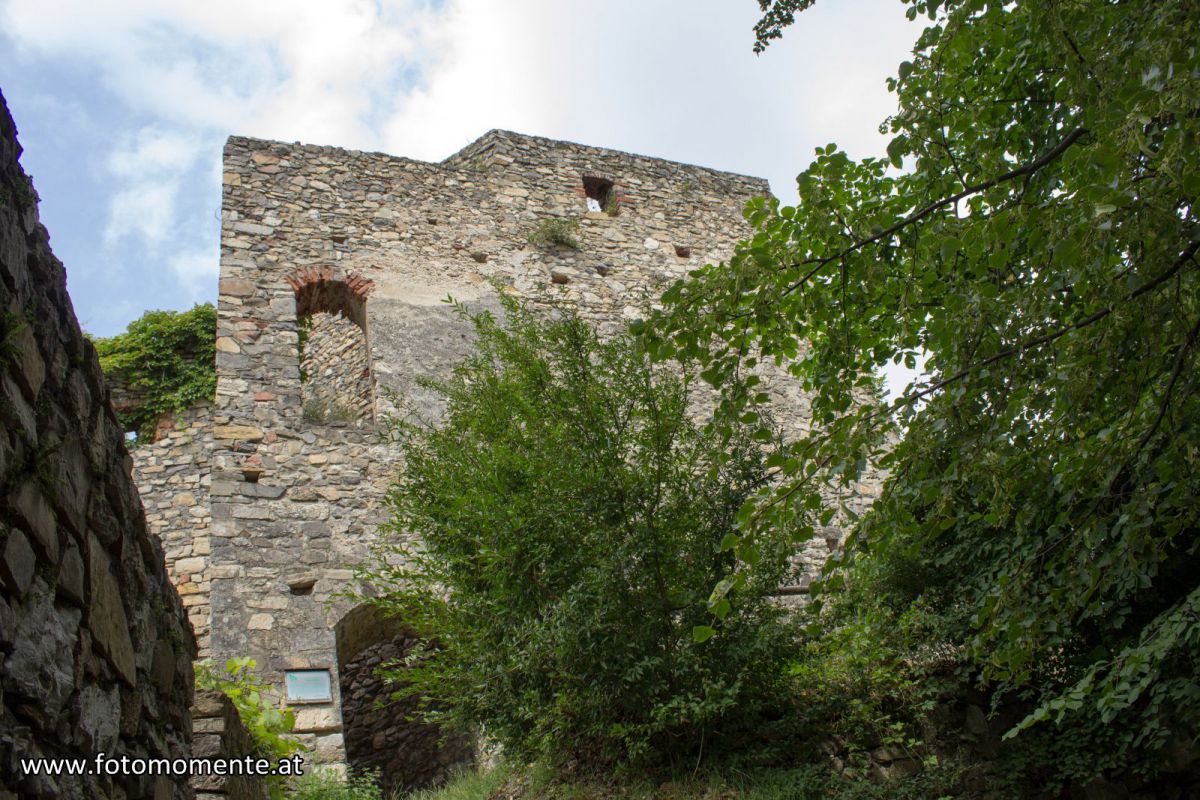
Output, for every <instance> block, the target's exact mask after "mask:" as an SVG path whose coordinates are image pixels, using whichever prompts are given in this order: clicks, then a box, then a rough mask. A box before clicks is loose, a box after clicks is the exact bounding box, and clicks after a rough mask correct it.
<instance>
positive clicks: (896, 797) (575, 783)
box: [338, 764, 959, 800]
mask: <svg viewBox="0 0 1200 800" xmlns="http://www.w3.org/2000/svg"><path fill="white" fill-rule="evenodd" d="M958 777H959V774H958V771H957V769H956V768H954V767H935V768H932V769H927V770H926V771H925V772H923V773H921V774H919V775H915V776H912V777H910V778H907V779H905V780H902V781H896V782H891V783H884V782H880V781H876V780H872V779H871V778H868V777H864V776H862V775H858V776H855V775H853V774H851V773H847V774H841V773H838V772H837V771H835V770H834V769H833V768H832V767H831V766H830V765H828V764H804V765H801V766H797V767H793V768H779V769H754V770H748V771H742V770H728V771H720V770H714V771H709V770H703V769H702V770H701V771H700V772H699V773H697V774H695V775H692V774H686V773H685V774H684V775H682V776H676V777H674V778H667V779H664V778H663V777H661V776H651V775H637V774H627V775H623V776H621V777H615V776H608V777H595V778H569V777H563V776H562V775H559V774H555V773H554V772H553V771H552V770H549V769H546V768H541V767H532V768H530V769H529V770H528V771H526V772H524V773H515V772H511V771H509V770H507V769H505V768H500V769H495V770H491V771H487V772H470V773H463V774H460V775H459V776H458V777H456V778H455V779H454V780H452V781H451V782H450V783H448V784H447V785H446V786H444V787H442V788H440V789H433V790H427V791H423V792H417V793H415V794H411V795H409V796H408V798H407V800H810V798H811V800H938V799H939V798H948V797H951V796H952V794H951V793H952V792H953V788H952V787H953V786H954V784H955V783H956V782H957V779H958ZM338 800H341V798H338Z"/></svg>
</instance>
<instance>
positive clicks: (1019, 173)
mask: <svg viewBox="0 0 1200 800" xmlns="http://www.w3.org/2000/svg"><path fill="white" fill-rule="evenodd" d="M1087 132H1088V131H1087V128H1076V129H1075V130H1073V131H1071V133H1069V134H1067V136H1066V138H1064V139H1063V140H1062V141H1061V142H1059V143H1058V144H1057V145H1055V146H1054V147H1053V148H1052V149H1050V150H1049V151H1047V152H1046V153H1044V154H1043V155H1042V156H1041V157H1039V158H1037V159H1035V160H1034V161H1030V162H1029V163H1028V164H1025V165H1024V166H1021V167H1017V168H1016V169H1014V170H1010V171H1008V172H1006V173H1004V174H1003V175H1000V176H998V177H995V178H992V179H990V180H986V181H983V182H982V183H977V184H974V185H973V186H968V187H967V188H965V189H963V190H962V191H961V192H957V193H955V194H952V195H950V196H949V197H943V198H942V199H941V200H938V201H937V202H936V203H931V204H930V205H927V206H925V207H924V208H922V209H921V210H920V211H917V212H916V213H914V214H912V215H910V216H908V217H906V218H904V219H902V220H900V221H899V222H897V223H896V224H895V225H892V226H891V227H890V228H888V229H887V230H884V231H882V232H880V233H877V234H875V235H874V236H872V237H870V238H869V239H864V240H862V241H861V242H855V243H854V244H852V245H851V246H849V247H847V248H845V249H844V250H841V251H840V252H837V253H834V254H833V255H830V256H825V257H823V258H809V259H805V260H804V261H801V262H799V263H797V264H789V265H788V266H787V267H786V269H794V268H796V267H802V266H806V265H808V264H813V265H814V266H813V268H812V269H811V270H809V271H808V272H806V273H805V274H804V276H803V277H802V278H800V280H798V281H796V282H795V283H793V284H792V285H791V286H789V287H788V288H787V289H785V290H784V292H783V294H784V295H788V294H791V293H792V292H794V291H795V290H796V289H799V288H800V287H801V286H803V285H804V284H806V283H808V281H809V280H811V279H812V278H813V276H815V275H816V274H817V273H818V272H820V271H821V270H822V269H823V268H824V267H825V266H826V265H827V264H829V263H830V262H831V261H837V260H838V259H842V258H845V257H846V256H848V255H850V254H851V253H853V252H855V251H857V250H861V249H862V248H864V247H866V246H867V245H870V244H875V243H876V242H879V241H881V240H883V239H889V238H891V237H892V236H893V235H895V234H896V233H898V232H899V231H901V230H903V229H905V228H907V227H908V226H909V225H912V224H913V223H915V222H920V221H921V220H923V219H925V217H928V216H929V215H930V214H932V213H933V212H935V211H937V210H939V209H942V208H945V207H946V206H949V205H953V204H955V203H957V202H959V201H960V200H963V199H965V198H967V197H970V196H971V195H973V194H979V193H980V192H984V191H987V190H988V189H991V188H992V187H993V186H998V185H1000V184H1002V183H1007V182H1008V181H1011V180H1015V179H1017V178H1021V177H1025V176H1027V175H1032V174H1033V173H1035V172H1037V171H1038V170H1040V169H1041V168H1042V167H1044V166H1046V165H1047V164H1049V163H1051V162H1052V161H1054V160H1055V159H1057V158H1058V157H1059V156H1061V155H1062V154H1063V153H1065V152H1066V151H1067V149H1068V148H1070V147H1071V145H1073V144H1075V143H1076V142H1078V141H1079V140H1080V139H1082V138H1083V137H1084V136H1085V135H1086V134H1087Z"/></svg>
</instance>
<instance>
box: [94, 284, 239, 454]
mask: <svg viewBox="0 0 1200 800" xmlns="http://www.w3.org/2000/svg"><path fill="white" fill-rule="evenodd" d="M216 329H217V310H216V309H215V308H214V307H213V305H212V304H211V303H204V304H197V305H196V306H194V307H193V308H192V309H191V310H190V311H147V312H146V313H145V314H143V315H142V316H141V317H140V318H139V319H136V320H134V321H133V322H131V323H129V327H128V328H126V330H125V332H124V333H121V334H117V335H116V336H111V337H107V338H99V337H94V338H92V343H93V344H94V345H95V346H96V351H97V352H98V353H99V355H100V367H101V369H103V370H104V374H105V376H106V377H107V378H108V380H109V382H110V384H111V385H112V386H113V394H114V405H116V406H117V416H118V417H120V419H121V424H123V425H124V426H125V430H127V431H137V435H138V438H139V439H146V438H150V437H152V436H153V435H154V427H155V425H156V424H157V423H158V420H159V419H160V418H161V417H162V415H163V414H166V413H170V412H179V411H183V410H185V409H187V408H189V407H190V406H192V405H195V404H196V403H197V402H199V401H201V400H210V399H212V397H213V395H214V393H215V392H216V388H217V372H216V366H215V362H216ZM122 400H125V401H126V402H121V401H122Z"/></svg>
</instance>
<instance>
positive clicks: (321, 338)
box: [300, 312, 374, 423]
mask: <svg viewBox="0 0 1200 800" xmlns="http://www.w3.org/2000/svg"><path fill="white" fill-rule="evenodd" d="M308 319H309V324H308V335H307V337H306V340H305V343H304V354H303V357H302V358H301V361H300V370H301V372H302V374H303V375H304V376H305V380H304V383H303V386H302V392H303V394H302V397H303V401H304V416H305V418H306V419H308V420H309V421H317V422H330V421H338V420H340V421H342V422H355V423H357V422H370V421H373V419H372V418H373V405H374V403H373V397H374V391H373V387H372V381H371V362H370V360H369V358H368V351H367V335H366V333H364V332H363V330H362V329H361V328H359V327H358V326H357V325H355V324H354V323H353V322H351V321H350V320H349V319H347V318H346V317H344V316H342V315H341V314H329V313H325V312H319V313H316V314H313V315H312V316H311V317H309V318H308Z"/></svg>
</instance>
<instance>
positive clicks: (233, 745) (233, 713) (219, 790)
mask: <svg viewBox="0 0 1200 800" xmlns="http://www.w3.org/2000/svg"><path fill="white" fill-rule="evenodd" d="M192 730H193V731H194V734H193V739H192V755H193V756H195V757H196V758H219V759H238V758H243V757H245V756H248V755H253V754H255V749H254V740H253V739H252V738H251V737H250V732H249V731H248V730H247V729H246V726H245V725H244V724H242V718H241V716H239V715H238V712H237V709H236V708H234V706H233V703H232V702H231V701H230V700H229V698H228V697H226V696H225V695H224V694H222V693H221V692H214V691H210V690H206V691H198V692H196V701H195V702H194V703H193V704H192ZM191 786H192V789H194V790H195V792H196V800H266V798H267V784H266V781H265V780H263V778H262V777H261V776H258V775H193V776H192V778H191Z"/></svg>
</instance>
